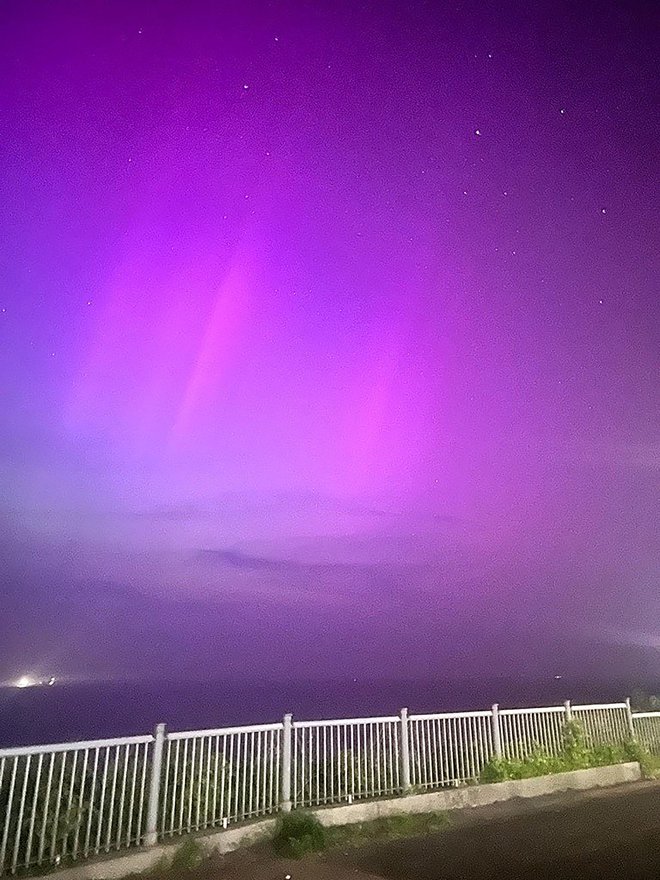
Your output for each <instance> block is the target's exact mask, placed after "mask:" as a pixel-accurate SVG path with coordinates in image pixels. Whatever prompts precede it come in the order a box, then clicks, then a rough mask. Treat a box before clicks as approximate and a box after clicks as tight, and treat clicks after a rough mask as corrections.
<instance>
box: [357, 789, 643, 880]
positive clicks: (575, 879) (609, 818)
mask: <svg viewBox="0 0 660 880" xmlns="http://www.w3.org/2000/svg"><path fill="white" fill-rule="evenodd" d="M348 862H350V863H351V865H352V867H353V868H354V869H355V868H358V870H363V871H366V872H371V873H373V874H376V875H378V876H382V877H385V878H388V880H459V878H460V880H467V878H470V880H482V878H486V877H488V878H511V880H532V878H534V880H546V878H571V880H592V878H594V880H595V878H598V880H610V878H612V880H614V878H617V880H628V878H629V880H642V878H644V880H647V878H648V880H651V878H652V880H660V782H648V783H637V784H635V785H632V786H623V787H619V788H617V789H614V790H610V791H596V792H588V793H573V794H562V795H553V796H550V797H544V798H535V799H534V800H530V801H526V802H525V801H522V802H521V801H514V802H508V803H506V804H499V805H493V806H491V807H484V808H478V809H474V810H463V811H461V812H460V813H454V814H453V815H452V827H451V828H450V829H448V830H447V831H444V832H441V833H439V834H434V835H431V836H428V837H423V838H411V839H406V840H399V841H387V842H381V843H379V844H378V845H373V846H368V847H365V848H362V849H360V850H359V851H356V852H353V853H351V854H350V855H348V857H347V864H346V868H347V873H346V877H349V876H350V873H349V871H348V867H349V865H348Z"/></svg>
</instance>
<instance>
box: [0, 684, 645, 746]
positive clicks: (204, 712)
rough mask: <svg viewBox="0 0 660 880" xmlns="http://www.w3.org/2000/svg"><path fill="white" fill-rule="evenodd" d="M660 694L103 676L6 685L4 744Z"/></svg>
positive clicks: (620, 687) (0, 722)
mask: <svg viewBox="0 0 660 880" xmlns="http://www.w3.org/2000/svg"><path fill="white" fill-rule="evenodd" d="M633 692H636V693H641V692H644V693H646V694H658V693H660V681H655V682H651V681H646V682H639V681H637V682H630V681H621V680H603V681H579V680H577V679H573V680H570V679H565V678H554V677H549V678H547V679H542V680H539V679H537V680H522V679H520V680H515V679H511V678H494V679H468V680H462V681H456V680H443V679H441V678H437V679H410V680H404V679H401V680H390V679H387V680H383V679H379V680H376V679H359V678H353V679H338V680H335V679H332V680H322V681H319V680H313V681H312V680H307V681H289V682H276V681H254V682H252V681H241V682H237V681H162V680H159V681H101V682H98V681H97V682H93V683H90V682H88V683H61V684H60V683H57V682H56V683H55V684H53V685H52V686H45V685H41V686H33V687H24V688H16V687H3V688H0V748H2V747H5V748H6V747H11V746H25V745H45V744H49V743H63V742H80V741H86V740H94V739H107V738H111V737H122V736H132V735H139V734H145V733H150V732H152V731H153V729H154V727H155V725H156V724H158V723H160V722H164V723H165V724H166V726H167V729H168V730H170V731H185V730H204V729H217V728H221V727H231V726H237V725H248V724H264V723H269V722H275V721H279V720H280V719H281V718H282V717H283V715H284V714H285V713H288V712H290V713H292V714H293V715H294V717H295V718H297V719H299V720H317V719H323V718H327V719H331V718H361V717H374V716H382V715H396V714H398V713H399V711H400V709H401V708H402V707H404V706H405V707H407V708H408V709H409V711H410V712H419V713H425V712H454V711H469V710H475V709H487V708H490V707H491V705H492V704H493V703H499V704H500V706H501V707H503V708H505V707H519V706H549V705H560V704H561V703H563V702H564V700H566V699H570V700H571V701H572V702H573V703H609V702H619V701H621V700H623V699H625V697H626V696H629V695H630V694H631V693H633Z"/></svg>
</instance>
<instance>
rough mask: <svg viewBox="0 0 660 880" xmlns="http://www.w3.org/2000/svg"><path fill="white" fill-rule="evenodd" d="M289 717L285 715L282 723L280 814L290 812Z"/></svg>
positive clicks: (290, 730)
mask: <svg viewBox="0 0 660 880" xmlns="http://www.w3.org/2000/svg"><path fill="white" fill-rule="evenodd" d="M292 733H293V728H292V726H291V715H290V714H286V715H285V716H284V720H283V722H282V790H281V794H280V806H281V808H282V812H284V813H290V812H291V735H292Z"/></svg>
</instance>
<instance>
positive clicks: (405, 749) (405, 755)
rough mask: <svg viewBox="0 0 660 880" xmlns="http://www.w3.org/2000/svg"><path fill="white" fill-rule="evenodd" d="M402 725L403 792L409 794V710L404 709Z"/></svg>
mask: <svg viewBox="0 0 660 880" xmlns="http://www.w3.org/2000/svg"><path fill="white" fill-rule="evenodd" d="M399 717H400V719H401V721H400V724H401V738H400V743H401V753H400V755H399V760H400V761H401V791H402V793H403V794H407V793H408V792H409V791H410V736H409V733H410V731H409V727H408V710H407V709H402V710H401V714H400V716H399Z"/></svg>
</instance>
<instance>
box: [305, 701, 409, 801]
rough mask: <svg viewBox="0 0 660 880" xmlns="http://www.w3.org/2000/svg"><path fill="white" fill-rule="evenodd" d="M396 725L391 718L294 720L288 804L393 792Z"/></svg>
mask: <svg viewBox="0 0 660 880" xmlns="http://www.w3.org/2000/svg"><path fill="white" fill-rule="evenodd" d="M399 729H400V719H399V717H397V716H393V717H386V718H353V719H346V720H341V721H297V722H294V724H293V765H292V782H293V792H292V795H293V796H292V802H293V806H295V807H310V806H318V805H321V804H333V803H340V802H342V801H344V802H348V803H351V802H352V801H353V800H356V799H359V798H368V797H381V796H383V795H387V794H394V793H396V792H398V791H399V790H400V783H399V765H400V761H399Z"/></svg>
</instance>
